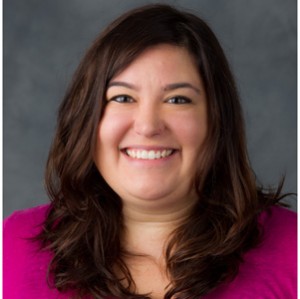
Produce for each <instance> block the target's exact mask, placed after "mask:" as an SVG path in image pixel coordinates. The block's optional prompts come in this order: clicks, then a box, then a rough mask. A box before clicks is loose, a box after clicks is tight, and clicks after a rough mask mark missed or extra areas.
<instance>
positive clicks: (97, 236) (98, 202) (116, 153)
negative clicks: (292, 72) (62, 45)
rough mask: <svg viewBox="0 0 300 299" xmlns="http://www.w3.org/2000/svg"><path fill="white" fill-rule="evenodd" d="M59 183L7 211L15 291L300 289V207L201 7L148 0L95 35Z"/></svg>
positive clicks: (56, 146)
mask: <svg viewBox="0 0 300 299" xmlns="http://www.w3.org/2000/svg"><path fill="white" fill-rule="evenodd" d="M46 187H47V190H48V193H49V196H50V198H51V204H50V205H48V206H42V207H37V208H35V209H31V210H27V211H23V212H18V213H15V214H14V215H13V216H11V217H10V218H9V219H8V220H6V223H5V230H4V241H5V244H4V246H5V247H4V254H5V257H4V264H5V265H4V266H5V269H4V278H5V281H4V292H5V293H4V294H5V297H6V298H116V297H117V298H200V297H201V298H296V277H295V275H296V262H295V260H296V258H295V255H296V253H295V248H296V236H295V235H296V234H295V231H296V216H295V214H294V213H292V212H290V211H288V210H285V209H283V208H281V207H279V206H278V202H279V200H280V199H282V197H283V195H281V186H279V187H278V190H277V191H275V192H272V191H265V190H263V189H262V188H261V187H259V186H257V185H256V181H255V176H254V174H253V172H252V170H251V167H250V164H249V160H248V157H247V150H246V142H245V135H244V126H243V118H242V112H241V107H240V103H239V98H238V93H237V90H236V87H235V83H234V80H233V77H232V74H231V72H230V69H229V66H228V63H227V60H226V58H225V56H224V53H223V51H222V49H221V47H220V45H219V43H218V41H217V39H216V37H215V36H214V34H213V33H212V31H211V30H210V28H209V27H208V26H207V25H206V24H205V23H204V22H203V21H202V20H201V19H199V18H198V17H196V16H194V15H192V14H189V13H186V12H180V11H178V10H176V9H175V8H172V7H170V6H166V5H150V6H146V7H142V8H138V9H136V10H133V11H130V12H128V13H127V14H125V15H123V16H121V17H120V18H118V19H117V20H116V21H115V22H113V23H112V24H111V25H109V26H108V28H107V29H106V30H105V31H104V32H103V33H102V34H101V35H100V36H99V38H97V39H96V41H95V42H94V43H93V45H92V46H91V48H90V49H89V50H88V51H87V54H86V55H85V57H84V59H83V60H82V62H81V64H80V66H79V68H78V70H77V71H76V73H75V75H74V79H73V82H72V84H71V86H70V88H69V90H68V91H67V93H66V96H65V98H64V100H63V102H62V105H61V107H60V111H59V116H58V126H57V132H56V135H55V138H54V142H53V145H52V148H51V151H50V154H49V159H48V163H47V169H46Z"/></svg>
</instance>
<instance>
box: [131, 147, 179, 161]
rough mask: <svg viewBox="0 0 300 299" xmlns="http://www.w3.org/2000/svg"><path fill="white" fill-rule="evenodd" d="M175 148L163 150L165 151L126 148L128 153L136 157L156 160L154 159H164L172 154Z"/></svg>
mask: <svg viewBox="0 0 300 299" xmlns="http://www.w3.org/2000/svg"><path fill="white" fill-rule="evenodd" d="M172 152H173V150H163V151H155V150H150V151H146V150H129V149H126V154H127V155H128V156H129V157H131V158H135V159H143V160H154V159H162V158H166V157H168V156H170V155H171V154H172Z"/></svg>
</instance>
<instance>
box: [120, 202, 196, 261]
mask: <svg viewBox="0 0 300 299" xmlns="http://www.w3.org/2000/svg"><path fill="white" fill-rule="evenodd" d="M195 203H196V198H195V199H194V198H193V199H190V200H187V201H185V202H183V203H182V204H178V205H171V206H170V207H162V206H160V207H153V206H152V207H151V208H149V205H147V206H146V207H145V206H142V205H141V206H137V205H130V204H126V203H125V204H124V205H123V216H124V226H125V232H124V236H123V244H124V246H125V249H126V250H128V251H129V252H132V253H137V254H143V255H147V256H150V257H152V258H154V259H156V260H160V259H161V258H162V257H163V254H164V247H165V244H166V241H167V240H168V238H169V237H170V235H171V234H172V232H173V231H174V230H175V229H176V228H177V227H179V226H180V224H181V223H182V222H183V221H184V220H185V219H186V218H187V217H188V216H189V215H190V213H191V211H192V209H193V208H194V205H195Z"/></svg>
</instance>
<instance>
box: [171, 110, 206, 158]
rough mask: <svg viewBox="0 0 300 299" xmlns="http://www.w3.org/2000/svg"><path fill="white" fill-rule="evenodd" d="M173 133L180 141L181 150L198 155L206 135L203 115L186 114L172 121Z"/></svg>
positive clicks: (204, 115) (204, 116)
mask: <svg viewBox="0 0 300 299" xmlns="http://www.w3.org/2000/svg"><path fill="white" fill-rule="evenodd" d="M172 123H173V128H174V129H173V131H174V132H176V134H177V137H178V138H179V139H180V140H181V143H182V145H183V149H186V150H188V151H190V152H192V153H195V154H199V151H200V150H201V146H202V144H203V143H204V140H205V138H206V135H207V120H206V114H205V113H188V114H185V115H181V117H180V118H175V119H174V120H173V122H172Z"/></svg>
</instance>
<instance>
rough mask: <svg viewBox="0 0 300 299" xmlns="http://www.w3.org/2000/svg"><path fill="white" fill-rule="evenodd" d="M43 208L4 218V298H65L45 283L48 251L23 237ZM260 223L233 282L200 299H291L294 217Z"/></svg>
mask: <svg viewBox="0 0 300 299" xmlns="http://www.w3.org/2000/svg"><path fill="white" fill-rule="evenodd" d="M48 207H49V206H39V207H36V208H33V209H29V210H25V211H19V212H15V213H14V214H12V216H10V217H9V218H7V219H6V220H5V222H4V230H3V246H4V247H3V253H4V258H3V264H4V265H3V278H4V279H3V294H4V297H3V298H4V299H35V298H36V299H67V298H71V293H68V294H66V293H64V294H62V293H60V292H58V291H57V290H55V289H50V288H49V287H48V284H47V279H46V276H47V267H48V264H49V261H50V259H51V253H49V252H47V251H43V252H42V251H40V250H39V247H38V244H37V243H34V242H31V241H28V238H30V237H32V236H35V235H36V234H37V233H38V232H39V231H40V229H41V224H42V223H43V221H44V219H45V214H46V212H47V209H48ZM260 221H261V223H262V224H263V226H264V230H265V238H264V240H263V242H262V243H261V245H260V246H258V247H257V248H255V249H252V250H250V251H249V252H248V253H247V254H246V255H245V257H244V263H242V264H241V266H240V270H239V274H238V275H237V277H236V278H235V280H234V281H233V282H231V283H230V284H226V285H223V286H220V287H219V288H218V289H216V290H215V291H214V292H212V293H211V294H209V295H207V296H204V297H202V298H205V299H219V298H220V299H253V298H255V299H275V298H276V299H278V298H280V299H284V298H286V299H296V298H297V287H296V281H297V280H296V274H297V273H296V271H297V270H296V269H297V262H296V259H297V258H296V254H297V250H296V247H297V245H296V243H297V242H296V238H297V233H296V231H297V225H296V223H297V217H296V214H295V213H294V212H291V211H288V210H286V209H283V208H279V207H274V208H272V214H271V216H269V214H267V213H263V214H262V215H261V217H260Z"/></svg>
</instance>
